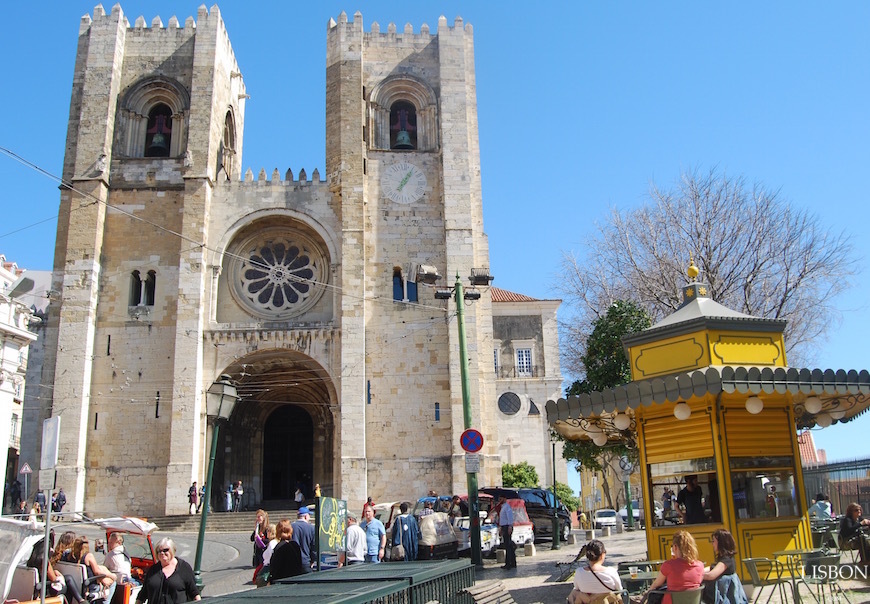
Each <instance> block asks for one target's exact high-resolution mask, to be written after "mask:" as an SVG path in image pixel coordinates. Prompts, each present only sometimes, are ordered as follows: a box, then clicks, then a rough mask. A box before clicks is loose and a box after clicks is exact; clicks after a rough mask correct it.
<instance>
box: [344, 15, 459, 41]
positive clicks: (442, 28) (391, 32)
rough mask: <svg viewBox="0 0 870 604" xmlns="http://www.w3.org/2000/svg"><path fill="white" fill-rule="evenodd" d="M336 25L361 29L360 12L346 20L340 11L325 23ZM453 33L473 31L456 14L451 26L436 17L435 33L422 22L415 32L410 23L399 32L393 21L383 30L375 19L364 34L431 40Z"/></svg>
mask: <svg viewBox="0 0 870 604" xmlns="http://www.w3.org/2000/svg"><path fill="white" fill-rule="evenodd" d="M338 26H350V27H353V28H355V29H357V30H359V31H362V28H363V22H362V13H361V12H359V11H357V12H356V13H354V15H353V21H348V18H347V13H345V12H344V11H342V12H341V13H340V14H339V15H338V20H337V21H336V20H335V19H330V20H329V22H328V23H327V29H328V30H331V29H334V28H335V27H338ZM448 32H450V33H453V32H467V33H469V34H471V33H473V32H474V29H473V28H472V26H471V24H470V23H468V24H465V23H464V22H463V20H462V17H459V16H457V17H456V18H455V19H454V20H453V26H448V25H447V17H445V16H444V15H441V16H440V17H439V18H438V28H437V30H436V33H435V34H432V33H431V32H430V30H429V25H428V24H427V23H423V24H422V25H421V26H420V30H419V32H417V33H414V26H413V25H412V24H410V23H405V26H404V27H403V28H402V31H401V32H400V31H399V30H398V28H397V26H396V24H395V23H393V22H390V23H389V24H388V25H387V30H386V31H385V32H382V31H381V26H380V24H379V23H378V22H377V21H372V24H371V27H370V29H369V32H368V33H367V34H366V37H367V38H373V37H376V36H383V37H386V38H392V39H395V38H396V36H402V38H403V39H404V38H406V37H408V36H412V38H411V41H428V40H431V39H432V38H433V37H434V36H436V35H439V34H442V33H448Z"/></svg>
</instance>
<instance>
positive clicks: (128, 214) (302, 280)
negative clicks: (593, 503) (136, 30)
mask: <svg viewBox="0 0 870 604" xmlns="http://www.w3.org/2000/svg"><path fill="white" fill-rule="evenodd" d="M0 153H3V154H4V155H6V156H7V157H9V158H11V159H13V160H15V161H17V162H19V163H21V164H23V165H25V166H27V167H29V168H31V169H32V170H35V171H37V172H39V173H40V174H42V175H43V176H46V177H47V178H49V179H51V180H54V181H55V182H57V183H59V184H60V185H62V186H63V187H64V188H67V189H69V190H70V191H73V192H75V193H77V194H79V195H81V196H82V197H85V198H86V199H90V200H91V201H92V203H90V204H87V205H81V206H79V207H77V208H74V207H72V205H70V208H69V209H68V210H66V212H67V213H71V212H73V211H75V210H78V209H82V208H84V207H89V206H90V205H93V204H97V203H99V204H103V205H104V206H105V207H106V209H107V210H111V211H114V212H117V213H119V214H121V215H123V216H126V217H127V218H130V219H131V220H137V221H140V222H142V223H144V224H147V225H149V226H151V227H153V228H155V229H157V230H160V231H163V232H166V233H168V234H170V235H173V236H176V237H178V238H180V239H182V240H183V241H187V242H188V243H191V244H192V245H193V246H194V247H192V248H190V249H189V250H187V252H189V251H191V250H194V249H202V250H206V251H209V252H211V253H213V254H218V253H219V250H217V249H216V248H213V247H210V246H208V245H206V244H205V243H204V242H201V241H196V240H195V239H192V238H190V237H187V236H186V235H184V234H183V233H179V232H178V231H175V230H173V229H170V228H168V227H165V226H163V225H161V224H158V223H156V222H154V221H152V220H148V219H146V218H144V217H142V216H138V215H136V214H134V213H132V212H129V211H127V210H124V209H122V208H120V207H118V206H115V205H112V204H110V203H108V202H107V201H104V200H102V199H100V198H99V197H96V196H95V195H93V194H91V193H90V192H88V191H82V190H80V189H78V188H76V187H75V185H74V184H73V183H71V182H69V181H67V180H65V179H64V178H63V177H61V176H57V175H56V174H53V173H51V172H49V171H48V170H45V169H44V168H41V167H40V166H38V165H37V164H35V163H33V162H31V161H29V160H28V159H26V158H24V157H22V156H21V155H19V154H17V153H15V152H14V151H12V150H11V149H8V148H6V147H3V146H0ZM61 214H62V213H59V214H57V215H55V216H53V217H51V218H46V219H43V220H40V221H38V222H35V223H32V224H30V225H27V226H24V227H20V228H18V229H15V230H14V231H10V232H8V233H3V234H0V238H3V237H7V236H9V235H11V234H14V233H18V232H21V231H23V230H26V229H28V228H32V227H33V226H36V225H38V224H43V223H45V222H48V221H50V220H54V219H56V218H59V217H60V216H61ZM182 253H184V252H182ZM221 254H222V256H224V257H226V258H231V259H233V260H238V261H241V262H245V263H248V264H250V265H252V266H255V267H256V268H259V269H261V270H264V271H266V272H268V270H269V268H270V267H269V266H268V265H266V264H263V263H259V262H257V261H254V260H253V259H251V258H246V257H244V256H241V255H239V254H236V253H234V252H231V251H229V250H224V251H223V252H222V253H221ZM287 277H288V279H289V280H291V281H294V282H297V283H308V284H311V285H317V286H321V287H324V288H326V289H331V290H334V291H336V292H337V293H338V294H339V295H341V296H347V297H349V298H352V299H356V300H362V301H366V302H373V303H378V304H384V303H387V304H389V305H390V306H395V305H397V304H406V303H405V302H403V301H402V300H395V299H393V298H387V297H386V296H366V295H359V294H354V293H350V292H348V291H346V290H345V289H344V288H342V287H340V286H338V285H335V284H332V283H329V282H323V281H317V280H316V279H309V278H305V277H299V276H298V275H293V274H292V273H288V274H287ZM413 305H414V307H415V308H419V309H426V310H437V311H439V312H447V308H446V307H441V306H432V305H429V304H421V303H419V302H414V303H413Z"/></svg>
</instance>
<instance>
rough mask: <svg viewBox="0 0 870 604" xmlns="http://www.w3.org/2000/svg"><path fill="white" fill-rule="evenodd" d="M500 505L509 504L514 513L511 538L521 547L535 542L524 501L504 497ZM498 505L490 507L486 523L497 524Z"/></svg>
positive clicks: (533, 527) (533, 529)
mask: <svg viewBox="0 0 870 604" xmlns="http://www.w3.org/2000/svg"><path fill="white" fill-rule="evenodd" d="M501 505H509V506H510V507H511V510H512V511H513V513H514V530H513V533H512V534H511V540H512V541H513V542H514V543H515V544H517V545H518V546H520V547H522V546H523V545H525V544H526V543H534V542H535V525H534V524H532V521H531V520H529V514H528V512H526V502H525V501H523V500H522V499H505V501H504V503H503V504H501ZM499 509H500V506H499V505H497V506H495V507H494V508H492V509H491V510H490V512H489V516H488V517H487V519H486V521H487V523H491V524H495V525H498V512H499Z"/></svg>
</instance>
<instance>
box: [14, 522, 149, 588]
mask: <svg viewBox="0 0 870 604" xmlns="http://www.w3.org/2000/svg"><path fill="white" fill-rule="evenodd" d="M68 516H69V515H68ZM72 517H73V518H75V520H73V521H70V522H66V521H64V522H58V523H52V525H51V527H50V528H51V530H52V531H53V532H54V534H55V535H56V536H58V537H59V535H60V534H61V533H63V532H64V531H73V532H75V533H76V535H77V536H82V535H84V536H87V537H89V538H90V539H91V541H92V543H94V544H95V546H96V547H95V548H94V551H95V552H101V553H105V548H103V547H102V546H101V545H100V544H99V541H102V540H103V539H104V538H105V540H106V542H108V538H109V535H111V534H112V533H123V535H124V549H125V551H126V552H127V555H128V556H129V557H130V563H131V567H132V571H131V575H132V577H133V578H134V579H137V580H138V581H140V582H141V579H142V577H143V576H144V574H145V571H146V570H147V569H148V568H149V567H150V566H151V565H152V564H154V562H155V560H156V556H155V553H154V546H153V544H152V542H151V534H152V533H153V532H154V531H155V530H157V525H156V524H154V523H152V522H147V521H145V520H142V519H140V518H125V517H120V516H119V517H113V518H100V519H97V520H90V519H88V518H86V517H85V516H83V515H81V514H73V515H72ZM104 536H105V537H104ZM44 538H45V523H43V522H32V521H22V520H15V519H11V518H5V517H0V550H2V551H0V593H2V595H3V598H4V599H3V600H2V601H5V600H9V599H15V600H19V601H21V602H28V601H30V600H32V599H35V598H38V597H39V594H38V591H37V589H38V586H39V571H38V570H37V569H34V568H28V567H27V566H26V563H27V560H28V558H29V557H30V554H31V552H32V550H33V547H34V545H36V544H37V543H39V541H41V540H42V539H44ZM98 561H100V559H99V558H98ZM40 570H41V569H40ZM85 576H87V575H86V574H85ZM138 591H139V587H138V586H135V587H134V586H133V584H132V583H119V584H118V586H117V587H116V589H115V594H114V596H113V598H112V604H129V603H131V602H134V601H135V597H136V595H137V593H138ZM46 601H47V602H49V601H53V599H48V598H47V599H46ZM60 601H62V598H61V600H60Z"/></svg>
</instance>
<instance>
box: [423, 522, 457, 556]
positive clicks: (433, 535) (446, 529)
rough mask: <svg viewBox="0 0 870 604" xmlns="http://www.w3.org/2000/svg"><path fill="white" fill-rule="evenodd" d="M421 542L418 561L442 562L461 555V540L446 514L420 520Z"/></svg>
mask: <svg viewBox="0 0 870 604" xmlns="http://www.w3.org/2000/svg"><path fill="white" fill-rule="evenodd" d="M419 525H420V541H419V544H418V545H417V559H418V560H440V559H443V558H456V557H458V555H459V539H457V538H456V533H455V532H454V531H453V527H452V526H451V525H450V518H449V517H448V516H447V514H446V513H445V512H435V513H434V514H429V515H428V516H422V517H420V519H419Z"/></svg>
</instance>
